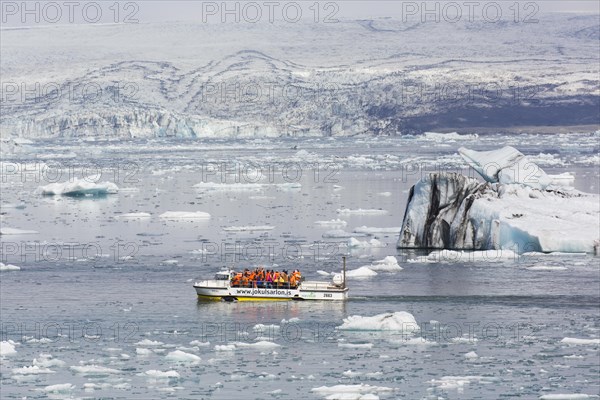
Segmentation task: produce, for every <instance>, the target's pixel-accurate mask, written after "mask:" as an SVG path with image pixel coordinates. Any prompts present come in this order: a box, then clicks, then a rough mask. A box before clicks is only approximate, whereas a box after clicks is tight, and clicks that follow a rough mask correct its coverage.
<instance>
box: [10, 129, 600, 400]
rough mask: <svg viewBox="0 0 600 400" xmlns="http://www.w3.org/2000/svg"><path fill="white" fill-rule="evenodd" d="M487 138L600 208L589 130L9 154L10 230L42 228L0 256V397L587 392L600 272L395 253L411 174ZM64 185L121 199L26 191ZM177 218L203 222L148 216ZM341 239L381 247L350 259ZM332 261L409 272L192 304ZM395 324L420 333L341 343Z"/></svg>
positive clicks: (53, 148) (597, 370)
mask: <svg viewBox="0 0 600 400" xmlns="http://www.w3.org/2000/svg"><path fill="white" fill-rule="evenodd" d="M499 144H501V145H513V146H515V147H517V148H519V149H520V150H521V151H523V152H524V153H526V154H528V155H531V156H532V157H533V158H534V160H535V161H536V162H538V163H539V165H540V166H541V167H542V168H544V170H545V171H546V172H548V173H551V174H559V173H563V172H571V173H573V174H574V175H575V181H574V187H575V188H576V189H579V190H582V191H586V192H592V193H593V192H595V193H598V188H599V186H598V179H599V170H598V166H599V165H600V159H599V158H598V137H597V134H589V133H585V134H572V135H560V136H554V137H553V138H552V140H548V138H547V137H545V136H543V135H515V136H511V135H489V136H481V137H470V138H469V137H466V138H464V139H463V140H460V139H459V140H456V139H451V138H448V139H444V138H436V139H425V138H413V137H405V138H364V139H356V138H352V139H337V138H335V139H333V138H319V139H317V138H315V139H302V140H300V139H295V138H288V139H257V140H247V141H245V140H235V141H234V140H220V141H215V140H213V141H203V140H177V141H176V140H169V139H162V140H152V141H137V142H123V141H114V142H112V141H107V142H100V141H98V142H94V141H42V142H36V144H35V145H26V146H24V147H23V148H22V149H21V150H19V149H17V150H16V151H15V152H14V153H11V154H3V157H2V162H3V165H2V168H3V169H2V172H3V175H2V182H1V185H2V186H1V189H2V220H1V222H2V228H3V229H6V228H13V229H21V230H30V231H35V232H36V233H28V234H16V235H15V234H11V235H2V236H1V239H0V241H1V244H2V260H1V261H2V262H4V263H5V264H13V265H16V266H18V267H20V270H15V271H7V270H4V271H1V272H0V278H1V279H0V312H1V323H2V326H1V332H0V333H1V334H2V341H6V342H8V341H10V342H8V345H3V348H2V351H3V354H2V357H1V360H0V361H1V367H0V374H1V381H0V383H1V397H2V399H22V398H28V399H37V398H40V399H42V398H48V397H50V398H61V399H63V398H103V399H112V398H114V399H163V398H164V399H168V398H197V399H203V398H206V399H241V398H243V399H265V398H273V399H321V398H326V397H327V396H330V395H333V396H334V398H338V397H340V396H343V393H344V392H349V393H351V394H346V396H354V397H348V398H359V396H363V398H365V399H368V398H377V397H378V398H381V399H397V398H406V399H418V398H431V399H433V398H436V399H437V398H445V399H475V398H477V399H501V398H508V397H511V398H540V397H541V396H544V395H552V394H576V393H582V394H588V395H590V396H593V395H598V394H599V391H600V379H599V378H598V376H600V353H599V351H600V343H599V339H598V338H599V337H600V332H599V330H600V314H599V313H600V272H599V271H600V268H599V258H598V257H594V256H592V255H589V254H588V255H585V254H583V255H582V254H563V255H560V254H559V255H543V254H527V255H522V256H520V257H508V258H502V259H500V258H499V257H495V256H494V254H493V253H488V256H489V259H488V260H487V261H486V260H483V261H482V260H481V259H475V257H471V256H470V255H469V254H465V255H463V256H462V257H460V258H458V259H455V260H447V261H446V262H430V261H427V259H426V256H427V253H428V252H418V251H406V250H398V249H396V247H395V243H396V240H397V230H395V229H393V228H399V227H400V225H401V223H402V217H403V214H404V209H405V207H406V199H407V196H408V191H409V189H410V187H411V186H412V184H414V182H416V180H418V179H419V178H420V177H421V176H422V175H421V174H424V173H427V172H430V171H435V170H452V171H456V172H463V173H469V172H468V171H467V170H466V169H465V166H464V163H463V162H462V161H461V159H460V157H459V156H458V155H457V154H456V149H457V148H458V147H460V146H466V147H470V148H474V149H490V148H494V147H497V146H498V145H499ZM550 144H551V145H550ZM59 173H60V174H61V178H62V179H60V181H64V180H66V179H67V178H68V177H78V178H81V177H82V176H84V175H93V174H96V175H97V177H99V176H98V175H101V177H100V180H101V181H105V180H106V181H111V182H114V183H116V184H117V185H118V186H119V188H120V191H119V193H118V194H114V195H107V196H104V197H100V198H72V197H65V196H53V197H52V196H50V197H47V196H40V195H36V194H34V191H35V189H36V188H37V187H38V186H40V185H45V184H47V183H50V182H52V181H53V180H56V179H57V177H58V174H59ZM207 182H211V184H206V183H207ZM199 183H200V184H202V185H200V186H196V187H195V185H197V184H199ZM244 185H246V186H244ZM338 210H340V211H339V212H338ZM344 210H346V211H344ZM347 210H354V212H348V211H347ZM357 210H363V211H357ZM364 210H379V211H371V212H367V211H364ZM169 211H186V212H196V211H202V212H206V213H209V214H210V215H211V217H210V218H209V219H195V220H187V219H185V218H184V219H179V220H177V219H170V218H163V217H161V215H162V214H164V213H165V212H169ZM140 213H145V214H140ZM123 214H129V216H127V215H123ZM331 220H341V221H342V222H340V221H337V222H334V223H332V222H331ZM316 221H329V222H330V223H329V224H322V223H321V224H319V223H316ZM360 227H367V228H366V229H365V228H363V229H357V228H360ZM370 228H386V229H379V232H375V231H376V230H375V229H370ZM354 230H357V231H363V232H364V231H367V232H372V234H371V235H366V234H364V233H363V234H361V233H359V232H354ZM373 232H375V233H373ZM352 237H353V238H355V239H356V240H359V241H361V242H365V241H369V240H372V239H377V240H378V241H379V242H380V243H379V244H378V245H377V247H374V246H367V245H365V247H348V246H347V243H348V241H349V239H350V238H352ZM342 255H347V256H348V269H350V270H352V269H357V268H359V267H361V266H365V265H367V266H369V265H372V264H373V263H374V262H375V261H377V260H381V259H383V258H385V257H386V256H394V257H396V259H397V260H398V263H399V265H400V266H401V267H402V268H403V269H402V270H400V271H377V273H378V274H377V275H376V276H374V277H367V278H351V279H349V285H350V288H351V289H350V290H351V291H350V300H349V301H347V302H345V303H311V302H274V303H201V302H198V301H197V300H196V296H195V292H194V290H193V288H192V284H193V280H194V279H195V278H197V277H206V276H211V275H212V274H214V272H216V271H217V270H219V269H220V268H221V267H223V266H231V265H235V266H242V267H245V266H248V267H250V266H255V265H265V266H271V265H274V264H276V265H277V266H276V268H280V269H283V268H288V269H294V268H300V269H301V270H302V271H303V273H304V275H305V276H306V277H307V278H309V279H328V278H327V277H325V276H323V274H324V273H325V272H327V273H329V272H332V271H339V270H340V269H341V256H342ZM400 311H406V312H409V313H411V314H412V315H413V316H414V318H415V320H416V322H417V325H418V328H419V331H416V332H414V329H410V330H409V329H407V330H404V331H381V330H377V326H371V329H372V330H366V331H350V330H342V329H339V327H340V326H341V325H342V324H343V322H344V319H345V318H348V317H350V316H356V315H358V316H363V317H371V316H375V315H381V314H389V315H392V314H393V313H396V312H400ZM407 327H408V326H407ZM410 328H414V326H411V327H410ZM9 347H10V348H14V351H15V352H13V353H11V352H10V351H7V350H10V349H9ZM338 385H342V386H338ZM358 385H362V386H358ZM352 393H353V394H352ZM357 393H359V394H357ZM336 394H337V397H336Z"/></svg>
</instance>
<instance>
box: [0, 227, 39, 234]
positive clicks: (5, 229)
mask: <svg viewBox="0 0 600 400" xmlns="http://www.w3.org/2000/svg"><path fill="white" fill-rule="evenodd" d="M36 233H39V232H38V231H32V230H29V229H17V228H8V227H6V226H4V227H2V228H0V235H35V234H36Z"/></svg>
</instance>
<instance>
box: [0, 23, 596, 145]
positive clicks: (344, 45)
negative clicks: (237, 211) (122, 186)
mask: <svg viewBox="0 0 600 400" xmlns="http://www.w3.org/2000/svg"><path fill="white" fill-rule="evenodd" d="M544 21H546V23H544V24H530V26H528V29H527V30H526V31H524V30H523V29H522V25H520V24H505V23H502V24H490V23H485V21H483V20H477V21H467V20H466V19H463V20H461V21H457V22H456V23H452V24H431V23H429V21H426V22H423V21H421V20H420V19H416V20H414V21H412V20H410V21H404V20H402V19H393V18H392V19H388V18H377V19H374V20H345V21H340V22H339V23H335V24H315V23H310V22H300V23H297V24H296V23H295V24H287V23H286V24H270V23H265V24H261V23H258V24H205V23H201V22H200V21H194V22H168V21H165V22H149V23H144V24H65V25H62V24H58V25H56V24H52V25H54V26H42V27H35V28H33V27H21V28H19V29H10V28H8V27H7V28H6V29H5V28H3V29H2V46H3V47H2V56H3V58H2V63H0V75H1V76H2V88H1V89H2V90H0V104H1V105H2V113H1V114H0V131H1V132H2V136H3V137H5V138H6V137H15V138H17V137H23V138H31V139H44V138H71V137H76V138H79V137H98V138H107V139H115V138H121V139H127V140H128V139H132V138H155V137H159V138H162V137H170V138H190V137H191V138H194V137H198V138H214V137H219V138H221V137H245V138H247V137H264V136H297V137H306V136H354V135H360V134H372V135H397V134H399V133H400V134H414V133H421V132H424V131H428V130H434V131H436V130H438V129H439V128H453V129H464V128H478V129H479V128H485V127H488V128H490V127H491V128H496V127H503V128H504V127H511V126H512V127H515V126H550V127H551V126H569V125H590V124H591V125H597V124H598V123H599V121H598V112H597V110H598V107H599V105H600V96H598V73H597V70H596V69H594V68H590V65H592V66H593V65H597V64H598V61H599V55H598V54H599V53H598V38H599V37H600V36H599V32H600V26H599V24H598V19H597V18H596V16H595V15H579V16H577V17H573V15H570V14H567V15H562V14H552V15H546V16H545V17H544ZM540 37H543V38H545V40H544V41H543V42H540V41H539V38H540ZM115 38H118V42H116V41H115ZM48 43H51V45H48ZM174 43H175V44H176V45H173V44H174ZM215 43H218V46H217V45H215ZM534 44H535V45H534ZM333 49H334V50H333Z"/></svg>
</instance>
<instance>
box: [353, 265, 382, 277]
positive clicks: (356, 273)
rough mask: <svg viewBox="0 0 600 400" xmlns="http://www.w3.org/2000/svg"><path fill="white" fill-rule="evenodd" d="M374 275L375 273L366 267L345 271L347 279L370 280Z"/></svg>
mask: <svg viewBox="0 0 600 400" xmlns="http://www.w3.org/2000/svg"><path fill="white" fill-rule="evenodd" d="M376 275H377V272H375V271H373V270H372V269H370V268H368V267H360V268H357V269H351V270H350V271H346V277H347V278H370V277H373V276H376Z"/></svg>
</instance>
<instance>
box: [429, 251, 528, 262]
mask: <svg viewBox="0 0 600 400" xmlns="http://www.w3.org/2000/svg"><path fill="white" fill-rule="evenodd" d="M518 259H519V255H518V254H516V253H515V252H514V251H512V250H483V251H454V250H435V251H432V252H431V253H429V254H428V255H427V261H433V262H447V263H453V262H461V263H462V262H479V261H484V262H504V261H517V260H518Z"/></svg>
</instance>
